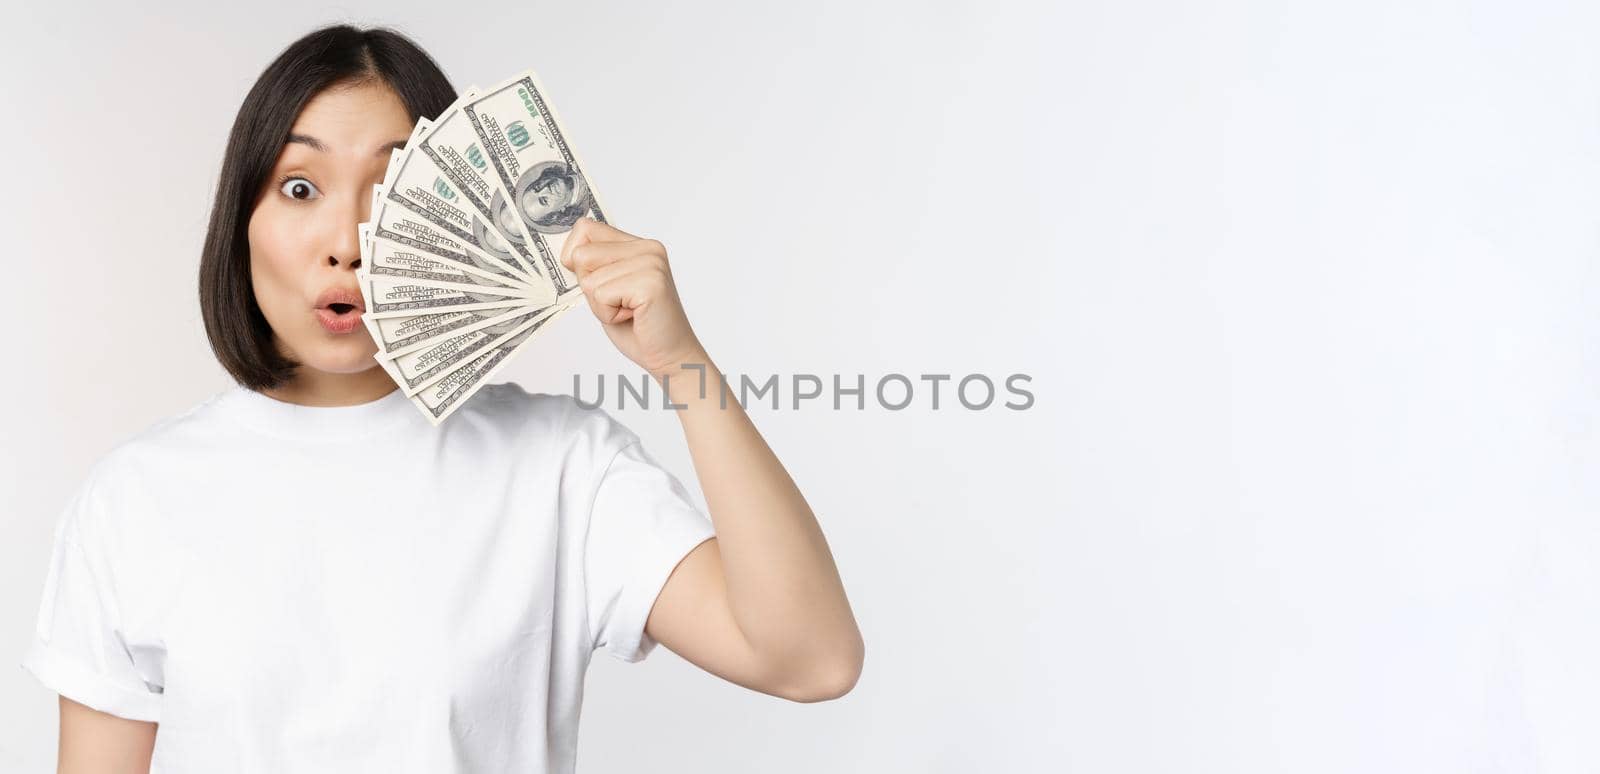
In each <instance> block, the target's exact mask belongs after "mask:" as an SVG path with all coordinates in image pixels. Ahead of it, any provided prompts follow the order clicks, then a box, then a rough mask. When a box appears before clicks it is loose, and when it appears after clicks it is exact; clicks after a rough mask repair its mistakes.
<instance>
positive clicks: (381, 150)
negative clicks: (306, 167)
mask: <svg viewBox="0 0 1600 774" xmlns="http://www.w3.org/2000/svg"><path fill="white" fill-rule="evenodd" d="M295 142H297V143H300V144H301V145H309V146H311V149H312V150H314V151H317V152H319V153H327V152H328V146H327V145H326V144H324V143H323V142H322V141H321V140H319V139H317V138H315V137H312V136H311V135H309V134H290V135H289V139H288V140H285V141H284V144H285V145H287V144H289V143H295ZM405 147H406V141H405V140H390V141H389V142H386V143H384V144H382V145H380V146H378V152H377V153H375V154H373V155H376V156H387V155H389V152H390V151H394V150H399V149H402V148H405Z"/></svg>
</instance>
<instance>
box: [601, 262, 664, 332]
mask: <svg viewBox="0 0 1600 774" xmlns="http://www.w3.org/2000/svg"><path fill="white" fill-rule="evenodd" d="M661 282H662V275H661V272H658V271H654V270H652V269H650V268H646V267H640V268H639V269H638V270H636V271H627V272H622V273H621V274H620V275H619V276H616V277H613V278H611V279H609V280H607V281H605V282H603V283H601V284H599V285H597V286H595V288H594V290H592V291H590V293H589V297H590V298H592V299H594V303H596V304H599V309H598V310H597V311H596V312H595V314H596V315H597V316H598V317H599V318H600V320H601V321H602V322H607V323H619V322H623V321H625V320H630V319H633V318H634V317H636V316H637V315H638V312H639V310H640V309H642V308H643V307H644V306H645V304H648V303H649V302H650V301H651V300H653V299H655V298H657V297H658V295H659V294H660V291H661V286H662V285H661Z"/></svg>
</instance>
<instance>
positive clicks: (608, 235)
mask: <svg viewBox="0 0 1600 774" xmlns="http://www.w3.org/2000/svg"><path fill="white" fill-rule="evenodd" d="M579 229H582V230H583V233H584V234H585V235H586V236H588V238H589V239H590V240H591V241H594V242H626V241H628V240H630V239H638V238H639V237H636V236H634V235H633V234H630V233H628V232H626V231H623V230H622V229H620V228H617V227H616V226H613V225H611V224H610V223H602V222H600V221H598V220H595V219H594V218H591V217H587V216H585V217H582V218H578V220H577V222H575V223H573V224H572V230H573V231H577V230H579Z"/></svg>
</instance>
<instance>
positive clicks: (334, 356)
mask: <svg viewBox="0 0 1600 774" xmlns="http://www.w3.org/2000/svg"><path fill="white" fill-rule="evenodd" d="M377 353H378V346H377V345H376V344H374V343H372V337H371V336H360V337H356V336H354V335H347V336H345V337H343V338H340V339H335V340H332V341H328V340H324V341H318V342H312V343H310V344H308V345H306V346H303V347H299V348H297V354H298V356H297V359H298V360H299V361H300V363H301V364H302V365H304V366H306V367H307V368H314V369H316V370H318V371H323V372H326V373H330V374H359V373H361V372H363V371H367V370H369V369H373V368H377V367H378V363H377V361H375V360H373V359H372V356H373V355H376V354H377Z"/></svg>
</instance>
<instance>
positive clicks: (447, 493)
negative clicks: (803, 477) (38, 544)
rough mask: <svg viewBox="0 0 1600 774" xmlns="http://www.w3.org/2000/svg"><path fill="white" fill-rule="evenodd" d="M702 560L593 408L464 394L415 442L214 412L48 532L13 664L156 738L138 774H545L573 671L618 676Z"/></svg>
mask: <svg viewBox="0 0 1600 774" xmlns="http://www.w3.org/2000/svg"><path fill="white" fill-rule="evenodd" d="M713 536H714V533H713V531H712V525H711V522H710V520H709V519H708V518H707V517H706V516H705V515H704V513H703V512H701V511H700V510H699V509H698V508H697V507H696V506H695V505H693V504H692V502H691V501H690V499H689V496H688V494H687V492H686V491H685V490H684V488H683V486H682V484H681V483H679V481H678V480H677V479H676V478H674V477H673V476H672V475H671V474H670V473H668V472H667V471H665V470H664V469H662V468H661V467H660V466H659V465H658V464H657V463H656V462H655V460H654V459H653V458H652V457H650V456H649V455H647V454H646V453H645V451H644V449H643V448H642V447H641V446H640V444H639V439H638V436H636V435H635V434H634V433H633V432H631V431H630V430H628V429H627V428H626V427H625V426H623V425H622V424H620V423H618V422H617V421H616V420H614V419H612V418H611V417H610V416H609V415H608V414H606V412H605V411H604V410H602V409H584V408H583V407H582V406H580V405H578V403H577V402H576V401H575V400H574V399H573V398H572V397H570V396H557V395H549V394H544V393H534V394H530V393H528V392H527V391H525V390H523V389H522V387H520V386H519V385H517V384H515V383H505V384H493V385H487V386H485V387H484V388H483V389H482V391H480V392H479V394H478V395H476V396H475V397H473V398H472V400H471V401H470V402H469V403H467V404H466V405H464V406H463V407H462V408H461V409H459V410H458V411H457V412H456V414H455V415H454V416H452V417H451V418H450V420H449V421H447V422H445V423H444V424H443V425H441V426H440V427H438V428H435V427H433V426H432V425H430V424H429V423H428V421H427V420H426V419H424V418H423V416H422V415H421V414H420V413H419V412H417V410H416V409H415V408H413V407H412V406H411V404H410V403H409V402H408V401H407V400H406V398H405V397H404V396H403V395H402V393H401V392H400V391H399V390H396V391H394V392H391V393H389V394H388V395H387V396H385V397H383V398H380V399H378V400H376V401H373V402H370V403H366V404H362V405H358V406H344V407H337V408H323V407H307V406H299V405H295V404H291V403H284V402H282V401H278V400H275V399H273V398H270V397H267V396H265V395H263V394H261V393H257V392H253V391H251V390H247V389H244V388H238V387H235V388H232V389H229V390H226V391H223V392H221V393H218V394H217V395H215V396H213V397H211V398H210V399H208V400H206V401H205V402H203V403H201V404H200V405H198V406H196V407H194V408H193V409H191V410H189V411H187V412H185V413H183V414H181V415H179V416H176V417H173V418H171V419H167V420H165V421H162V422H160V423H158V424H156V425H154V426H152V427H150V428H149V429H147V430H145V431H143V432H141V433H139V434H138V435H136V436H134V437H132V438H130V439H128V440H127V441H125V442H123V443H121V444H120V445H118V446H117V447H116V448H114V449H113V450H112V451H111V452H109V453H108V454H107V455H105V456H104V457H103V458H101V459H100V460H99V461H98V462H97V463H96V464H95V465H94V466H93V468H92V469H91V470H90V472H89V474H88V476H87V479H86V480H85V481H84V483H83V485H82V487H81V489H80V490H79V491H78V492H77V494H76V495H75V496H74V497H73V499H72V500H71V502H70V504H69V505H68V506H67V508H66V510H65V512H64V513H63V514H62V516H61V519H60V521H59V526H58V527H57V530H56V537H55V552H54V555H53V558H52V559H51V562H50V569H49V573H48V575H47V577H46V580H45V584H44V596H43V600H42V602H41V604H40V608H39V618H38V634H37V637H36V638H35V640H34V642H33V643H32V645H31V647H30V649H29V651H28V652H27V655H26V657H25V659H24V661H23V666H24V668H26V669H27V670H28V671H30V672H32V673H33V674H34V675H35V676H37V677H38V678H39V680H41V681H42V682H43V683H44V684H45V685H46V686H48V687H50V688H51V689H53V690H55V691H56V692H58V693H60V694H62V695H65V696H67V697H68V698H71V699H74V700H76V701H78V702H81V703H83V704H87V705H89V706H90V707H94V708H96V709H99V710H102V711H105V712H109V713H111V714H114V715H120V716H122V717H126V718H134V719H138V720H147V721H156V722H158V723H159V724H160V725H159V727H158V730H157V733H156V742H155V753H154V760H153V766H152V769H151V771H152V772H154V773H155V774H178V773H179V772H195V773H196V774H216V772H224V771H225V772H237V773H239V774H245V773H247V772H273V773H274V774H285V773H289V772H365V771H371V772H385V773H386V774H399V773H402V772H428V773H429V774H444V773H445V772H461V773H463V774H465V773H466V772H474V773H477V772H512V771H515V772H570V771H572V770H573V768H574V766H575V758H576V751H577V741H578V716H579V708H580V705H581V704H582V699H583V685H584V672H585V670H586V669H587V668H588V664H589V659H590V656H591V655H592V653H593V652H594V651H595V650H596V649H602V648H603V649H604V650H605V651H606V652H607V653H609V654H611V655H612V656H613V657H615V658H617V659H620V660H622V661H628V662H633V661H639V660H641V659H643V658H644V657H645V656H646V655H648V654H649V653H650V652H651V651H652V650H653V649H654V648H655V645H656V643H655V641H654V640H652V639H651V638H650V637H649V636H648V635H646V634H645V633H644V624H645V619H646V618H647V617H648V616H649V613H650V609H651V606H652V605H653V604H654V602H655V599H656V596H657V594H658V592H660V590H661V588H662V586H663V585H664V584H665V583H666V580H667V577H668V576H669V575H670V574H671V573H672V571H673V570H674V569H675V568H676V566H677V564H678V562H679V560H681V559H682V558H683V557H684V555H686V554H687V553H688V552H689V551H690V550H691V549H693V548H694V547H695V546H697V545H699V544H700V543H701V542H703V541H705V540H706V539H708V538H711V537H713Z"/></svg>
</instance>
